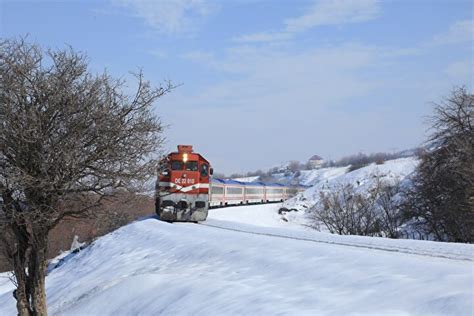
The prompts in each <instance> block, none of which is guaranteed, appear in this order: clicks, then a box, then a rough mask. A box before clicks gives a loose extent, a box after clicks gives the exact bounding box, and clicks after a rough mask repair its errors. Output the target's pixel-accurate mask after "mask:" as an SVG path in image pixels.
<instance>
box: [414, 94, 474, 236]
mask: <svg viewBox="0 0 474 316" xmlns="http://www.w3.org/2000/svg"><path fill="white" fill-rule="evenodd" d="M431 122H432V128H431V132H432V133H431V136H430V138H429V139H428V144H429V146H430V150H428V151H426V152H424V153H423V154H422V155H421V162H420V165H419V167H418V169H417V174H416V176H415V177H414V178H413V188H412V190H410V191H409V192H408V193H407V199H406V200H407V203H406V205H405V208H406V209H407V215H408V216H411V217H412V218H416V219H417V225H416V226H417V228H418V229H419V231H420V232H421V233H424V234H425V235H431V236H432V237H434V238H435V239H437V240H444V241H457V242H471V243H472V242H473V241H474V159H473V157H474V130H473V124H474V95H473V94H472V93H469V92H468V91H467V90H466V89H465V88H463V87H461V88H457V89H455V90H453V92H452V93H451V95H450V96H449V97H447V98H446V99H445V100H443V101H442V102H441V103H439V104H434V116H433V117H431Z"/></svg>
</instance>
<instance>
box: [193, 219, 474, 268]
mask: <svg viewBox="0 0 474 316" xmlns="http://www.w3.org/2000/svg"><path fill="white" fill-rule="evenodd" d="M199 225H203V226H208V227H213V228H217V229H223V230H228V231H234V232H239V233H245V234H252V235H261V236H269V237H275V238H283V239H293V240H301V241H306V242H314V243H322V244H330V245H337V246H345V247H354V248H365V249H371V250H379V251H386V252H396V253H403V254H409V255H417V256H423V257H432V258H442V259H449V260H456V261H466V262H474V258H473V257H472V256H469V255H464V254H457V253H444V254H436V253H430V252H428V251H423V250H417V249H410V248H404V247H397V246H380V245H371V244H364V243H355V242H354V243H351V242H340V241H331V240H318V239H316V238H307V237H297V236H288V235H280V234H274V233H268V232H257V231H251V230H244V229H239V228H233V227H225V226H218V225H215V224H209V223H206V222H201V223H199Z"/></svg>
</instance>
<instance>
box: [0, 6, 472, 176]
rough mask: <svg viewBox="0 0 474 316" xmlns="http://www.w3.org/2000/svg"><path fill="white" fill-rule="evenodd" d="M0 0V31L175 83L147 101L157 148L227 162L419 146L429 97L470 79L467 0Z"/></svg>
mask: <svg viewBox="0 0 474 316" xmlns="http://www.w3.org/2000/svg"><path fill="white" fill-rule="evenodd" d="M0 3H1V4H0V36H1V37H2V38H10V37H15V36H20V35H25V34H29V35H28V38H29V39H30V40H32V41H35V42H37V43H39V44H41V45H43V46H46V47H53V48H64V47H65V45H66V44H68V45H71V46H72V47H73V48H75V49H76V50H80V51H83V52H85V53H87V55H88V56H89V59H90V65H91V70H92V71H94V72H100V71H103V70H104V69H107V71H108V72H109V73H111V74H112V75H114V76H117V77H123V78H125V79H128V80H131V79H132V78H131V76H130V75H129V71H135V70H137V69H138V68H139V67H141V68H143V70H144V73H145V76H146V77H147V78H148V79H149V80H151V81H152V82H153V83H154V84H156V85H157V84H159V83H160V82H161V81H163V80H166V79H170V80H172V81H173V82H174V83H176V84H182V85H180V86H179V87H178V88H177V89H175V90H174V91H173V92H172V93H171V94H169V95H167V96H165V97H163V98H162V99H160V100H159V101H158V102H157V104H156V111H157V113H158V114H159V115H160V116H161V117H162V120H163V121H164V123H166V124H168V125H169V128H168V129H167V131H166V137H167V139H168V141H167V144H166V145H165V150H172V149H174V148H175V146H176V145H177V144H193V145H194V146H195V149H196V150H197V151H199V152H201V153H202V154H204V155H205V156H206V157H207V158H208V159H209V160H210V161H211V162H212V163H213V165H214V167H215V169H216V170H217V171H220V172H225V173H231V172H242V171H249V170H255V169H259V168H268V167H271V166H273V165H276V164H278V163H280V162H282V161H286V160H291V159H294V160H300V161H305V160H306V159H308V158H309V157H310V156H311V155H313V154H318V155H321V156H323V157H325V158H331V159H337V158H339V157H341V156H343V155H347V154H352V153H357V152H365V153H370V152H375V151H394V150H402V149H407V148H411V147H414V146H417V145H419V144H420V143H421V142H422V141H423V140H424V138H425V135H426V134H425V131H426V128H427V125H426V124H425V121H426V120H425V117H426V115H429V114H430V110H431V104H430V102H432V101H440V100H441V98H442V97H443V96H445V95H447V94H449V92H450V90H451V89H452V88H453V87H454V86H459V85H466V86H467V87H468V88H469V89H470V90H471V91H472V88H473V28H474V26H473V25H474V24H473V10H474V9H473V2H472V1H464V0H433V1H428V0H411V1H409V0H391V1H390V0H386V1H375V0H353V1H350V0H334V1H329V0H327V1H326V0H324V1H314V0H308V1H303V0H296V1H289V0H286V1H285V0H280V1H270V0H265V1H258V0H227V1H216V0H212V1H211V0H176V1H131V0H111V1H65V0H63V1H5V0H2V1H0ZM132 89H133V81H130V91H132Z"/></svg>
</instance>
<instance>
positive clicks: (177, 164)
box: [171, 160, 183, 170]
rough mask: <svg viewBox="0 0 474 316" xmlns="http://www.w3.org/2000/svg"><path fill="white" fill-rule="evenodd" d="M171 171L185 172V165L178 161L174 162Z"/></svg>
mask: <svg viewBox="0 0 474 316" xmlns="http://www.w3.org/2000/svg"><path fill="white" fill-rule="evenodd" d="M171 170H183V163H182V162H181V161H178V160H175V161H172V162H171Z"/></svg>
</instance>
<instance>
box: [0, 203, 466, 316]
mask: <svg viewBox="0 0 474 316" xmlns="http://www.w3.org/2000/svg"><path fill="white" fill-rule="evenodd" d="M271 207H273V212H274V211H275V210H276V209H277V207H278V205H265V206H261V207H260V208H258V207H255V208H254V209H253V211H252V212H253V215H252V213H247V215H246V216H245V218H247V219H248V218H256V219H258V218H260V220H259V222H258V221H256V223H260V224H263V225H265V226H266V227H258V226H252V225H248V224H244V223H235V222H231V221H229V220H234V219H236V218H237V221H239V219H238V218H240V221H241V222H242V221H244V220H243V219H242V218H244V216H242V215H237V214H236V213H237V212H238V211H239V209H240V211H244V209H246V207H235V208H228V209H216V210H212V211H211V215H210V219H209V221H208V222H205V223H204V224H206V225H219V226H221V227H227V228H230V229H231V230H227V229H223V228H215V227H208V226H205V225H196V224H186V223H181V224H168V223H164V222H160V221H158V220H156V219H153V218H151V219H147V220H143V221H139V222H135V223H133V224H131V225H128V226H125V227H123V228H121V229H119V230H117V231H115V232H113V233H111V234H109V235H107V236H104V237H102V238H100V239H99V240H97V241H96V242H95V243H93V244H92V245H91V246H89V247H88V248H86V249H85V250H83V251H81V252H80V253H78V254H77V255H75V256H74V257H71V258H69V259H68V260H67V261H66V262H65V263H64V264H63V265H62V266H60V267H59V268H57V269H56V270H54V271H52V272H51V273H50V274H49V276H48V277H47V282H46V285H47V294H48V304H49V312H50V314H53V315H113V314H119V315H136V314H145V315H159V314H161V315H175V314H180V315H189V314H198V315H229V314H232V315H235V314H246V315H275V314H279V315H360V314H363V315H471V314H472V308H473V305H472V304H473V303H472V284H473V282H474V280H473V273H472V269H473V261H472V250H473V248H472V246H471V245H458V244H444V243H439V244H438V248H439V249H442V248H443V249H444V250H443V251H445V252H448V250H449V249H450V250H449V251H451V252H457V251H460V252H462V253H464V255H465V256H468V257H469V256H470V259H469V258H468V259H469V260H453V259H445V258H437V257H431V256H423V255H412V254H406V253H398V252H391V251H383V250H374V249H367V248H363V247H352V246H342V245H338V244H328V243H321V242H313V241H305V240H298V239H291V238H282V237H274V236H268V235H265V234H267V233H271V234H275V235H285V234H286V235H290V236H292V237H302V236H305V237H310V238H320V237H318V236H323V235H327V234H323V233H317V232H309V231H304V230H297V229H294V228H295V227H294V226H291V224H288V223H285V222H280V221H279V219H278V217H277V216H273V215H271V214H273V213H272V212H271V211H270V210H269V209H270V208H271ZM266 208H267V209H266ZM232 209H233V210H232ZM222 210H225V212H227V215H226V214H224V213H221V211H222ZM246 210H248V209H246ZM248 212H250V210H248ZM268 215H271V216H270V218H267V219H265V217H268ZM216 218H220V219H216ZM225 219H227V221H224V220H225ZM287 224H288V225H290V226H291V228H293V229H286V228H285V226H286V225H287ZM232 229H234V230H232ZM236 230H242V231H254V233H248V232H240V231H236ZM330 236H334V235H330ZM335 237H345V238H346V240H347V241H350V239H351V238H353V237H351V236H335ZM356 239H357V242H361V241H362V240H363V241H364V242H371V241H372V240H380V241H379V242H380V243H383V242H385V241H386V242H387V245H388V247H390V246H393V245H390V244H389V243H390V242H392V241H391V240H388V239H382V238H378V239H376V238H369V237H356ZM399 242H403V244H404V245H405V246H406V247H412V248H413V247H417V248H418V249H424V246H426V247H425V248H426V249H425V250H426V251H430V252H431V253H436V250H435V248H436V247H434V246H433V244H437V243H430V242H422V241H411V240H404V241H399ZM423 245H424V246H423ZM15 314H16V311H15V302H14V299H13V298H12V296H11V294H10V293H5V294H3V295H1V294H0V315H15Z"/></svg>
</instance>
